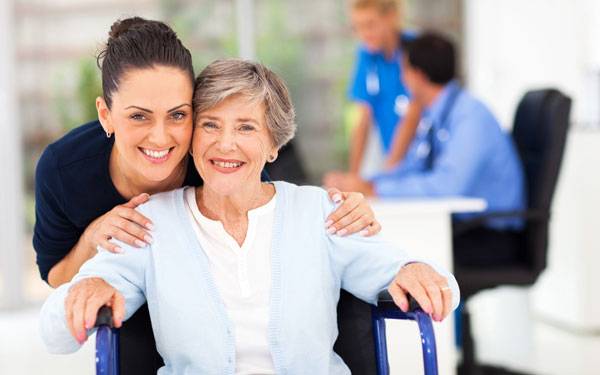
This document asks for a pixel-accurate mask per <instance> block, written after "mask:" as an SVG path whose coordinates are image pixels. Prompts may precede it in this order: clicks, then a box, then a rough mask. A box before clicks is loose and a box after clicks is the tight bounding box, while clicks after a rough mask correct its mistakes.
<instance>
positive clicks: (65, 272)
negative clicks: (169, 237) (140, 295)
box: [48, 194, 152, 288]
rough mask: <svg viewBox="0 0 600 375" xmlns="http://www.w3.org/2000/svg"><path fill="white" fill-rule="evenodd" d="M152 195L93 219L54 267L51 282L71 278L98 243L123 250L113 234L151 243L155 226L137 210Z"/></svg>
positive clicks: (126, 240) (115, 250)
mask: <svg viewBox="0 0 600 375" xmlns="http://www.w3.org/2000/svg"><path fill="white" fill-rule="evenodd" d="M148 199H149V196H148V194H140V195H138V196H136V197H134V198H132V199H131V200H130V201H129V202H127V203H125V204H122V205H119V206H116V207H115V208H113V209H112V210H110V211H109V212H107V213H105V214H104V215H102V216H100V217H99V218H97V219H96V220H94V221H92V222H91V223H90V225H88V227H87V228H86V229H85V231H84V232H83V234H82V235H81V237H79V240H78V241H77V244H75V246H73V248H72V249H71V250H70V251H69V252H68V253H67V255H66V256H65V257H64V258H62V259H61V260H60V261H59V262H58V263H56V264H55V265H54V266H53V267H52V268H51V269H50V272H49V273H48V284H50V286H52V287H53V288H57V287H59V286H60V285H62V284H64V283H66V282H69V281H71V279H72V278H73V276H75V274H76V273H77V272H78V271H79V269H80V268H81V265H82V264H83V263H85V262H86V261H87V260H88V259H90V258H91V257H93V256H94V255H96V252H97V247H98V246H101V247H102V248H104V249H106V250H108V251H111V252H113V253H119V252H121V251H122V249H121V248H120V247H119V246H117V245H116V244H114V243H112V242H110V241H109V240H110V239H111V238H116V239H118V240H120V241H122V242H124V243H127V244H128V245H131V246H135V247H143V246H146V244H149V243H151V242H152V237H151V236H150V234H149V233H148V231H147V230H149V229H150V228H151V221H150V220H149V219H147V218H146V217H145V216H144V215H142V214H140V213H139V212H137V211H136V210H135V208H136V207H137V206H139V205H140V204H142V203H144V202H146V201H147V200H148Z"/></svg>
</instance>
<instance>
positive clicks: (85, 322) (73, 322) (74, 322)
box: [65, 277, 125, 344]
mask: <svg viewBox="0 0 600 375" xmlns="http://www.w3.org/2000/svg"><path fill="white" fill-rule="evenodd" d="M104 305H108V306H111V307H112V311H113V322H114V325H115V327H117V328H119V327H121V323H122V321H123V317H124V316H125V299H124V298H123V295H122V294H121V293H119V292H117V290H116V289H115V288H113V287H112V286H110V285H109V284H108V283H107V282H106V281H104V280H103V279H101V278H98V277H92V278H89V279H83V280H81V281H79V282H78V283H77V284H75V285H73V286H71V288H70V289H69V294H68V295H67V298H66V299H65V313H66V316H67V326H68V327H69V330H70V331H71V334H72V335H73V337H74V338H75V339H76V340H77V341H78V342H79V343H80V344H83V343H84V342H85V340H86V339H87V333H86V330H87V329H91V328H92V327H93V326H94V325H95V324H96V317H97V315H98V310H99V309H100V307H102V306H104Z"/></svg>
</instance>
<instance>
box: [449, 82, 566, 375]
mask: <svg viewBox="0 0 600 375" xmlns="http://www.w3.org/2000/svg"><path fill="white" fill-rule="evenodd" d="M570 110H571V99H570V98H569V97H567V96H565V95H564V94H562V93H561V92H560V91H558V90H555V89H544V90H536V91H530V92H527V93H526V94H525V96H524V97H523V99H522V100H521V102H520V103H519V106H518V108H517V112H516V115H515V121H514V126H513V133H512V135H513V140H514V142H515V144H516V146H517V149H518V152H519V156H520V158H521V161H522V163H523V168H524V171H525V177H526V183H527V202H528V207H527V210H525V211H519V212H492V213H489V214H484V215H482V216H479V217H477V218H476V219H473V220H469V221H466V222H458V223H455V228H454V229H455V235H457V234H462V233H465V232H466V231H469V230H472V229H474V228H477V227H480V226H483V225H485V223H486V222H487V221H488V220H489V219H493V218H508V217H518V218H522V219H524V221H525V228H524V230H523V231H521V232H520V233H518V241H517V242H516V243H515V246H518V249H516V250H517V251H515V253H516V254H518V256H517V257H515V259H514V260H513V261H512V262H511V263H510V264H503V265H502V266H499V267H486V268H485V269H484V268H477V267H469V266H465V265H464V264H459V263H458V262H457V261H456V260H455V265H454V274H455V276H456V279H457V280H458V283H459V285H460V289H461V297H462V300H463V302H465V308H464V309H463V313H462V336H463V362H462V365H461V366H459V374H461V375H463V374H467V375H474V374H477V375H480V374H511V373H512V374H514V372H510V371H508V370H505V369H500V368H493V367H491V366H479V365H477V364H476V361H475V352H474V343H473V338H472V336H471V330H470V317H469V313H468V311H467V307H466V302H467V301H468V299H469V298H470V297H471V296H473V295H474V294H476V293H477V292H479V291H482V290H485V289H489V288H494V287H497V286H501V285H514V286H526V285H532V284H533V283H535V281H536V280H537V278H538V276H539V275H540V273H541V272H542V271H543V270H544V268H545V267H546V255H547V251H548V226H549V219H550V209H551V205H552V197H553V195H554V191H555V187H556V182H557V179H558V174H559V171H560V166H561V161H562V157H563V151H564V148H565V143H566V137H567V129H568V127H569V114H570ZM485 248H486V243H485V241H482V243H481V249H482V251H485Z"/></svg>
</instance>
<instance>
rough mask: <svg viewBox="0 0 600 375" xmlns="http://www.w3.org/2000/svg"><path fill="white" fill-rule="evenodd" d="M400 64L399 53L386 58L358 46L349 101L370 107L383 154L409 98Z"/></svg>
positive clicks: (405, 35)
mask: <svg viewBox="0 0 600 375" xmlns="http://www.w3.org/2000/svg"><path fill="white" fill-rule="evenodd" d="M412 38H414V36H412V35H411V34H403V35H402V39H404V40H410V39H412ZM401 62H402V51H401V50H397V51H395V52H394V55H393V56H392V58H391V59H386V57H385V56H384V54H383V53H382V52H369V51H368V50H367V49H366V48H365V47H364V46H361V47H360V48H359V49H358V52H357V55H356V66H355V68H354V75H353V77H352V83H351V85H350V88H349V92H348V97H349V99H350V100H352V101H355V102H362V103H366V104H368V105H369V107H370V108H371V110H372V112H373V120H374V125H375V126H377V129H378V130H379V134H380V136H381V141H382V143H383V148H384V151H385V153H387V152H388V151H389V150H390V147H391V144H392V140H393V138H394V133H395V130H396V125H397V124H398V122H399V121H400V119H401V118H402V117H403V116H404V114H405V113H406V109H407V107H408V101H409V96H410V95H409V93H408V89H407V88H406V87H405V86H404V84H403V83H402V66H401Z"/></svg>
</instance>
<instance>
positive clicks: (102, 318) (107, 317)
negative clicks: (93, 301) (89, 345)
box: [94, 306, 115, 328]
mask: <svg viewBox="0 0 600 375" xmlns="http://www.w3.org/2000/svg"><path fill="white" fill-rule="evenodd" d="M100 326H108V327H110V328H114V327H115V325H114V323H113V318H112V308H111V307H109V306H102V307H101V308H100V310H98V316H97V317H96V324H95V325H94V327H100Z"/></svg>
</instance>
